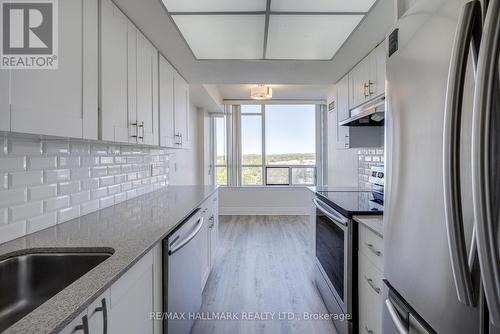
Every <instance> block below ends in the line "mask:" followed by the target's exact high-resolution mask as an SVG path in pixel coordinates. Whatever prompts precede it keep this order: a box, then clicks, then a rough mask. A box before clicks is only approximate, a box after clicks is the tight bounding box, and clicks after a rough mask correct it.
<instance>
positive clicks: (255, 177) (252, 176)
mask: <svg viewBox="0 0 500 334" xmlns="http://www.w3.org/2000/svg"><path fill="white" fill-rule="evenodd" d="M262 149H263V148H262V107H261V106H260V105H242V106H241V184H242V185H244V186H255V185H262V170H263V166H262V162H263V154H262Z"/></svg>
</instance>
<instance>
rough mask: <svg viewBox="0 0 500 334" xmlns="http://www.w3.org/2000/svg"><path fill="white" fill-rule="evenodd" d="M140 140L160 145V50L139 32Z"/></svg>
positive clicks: (138, 111) (138, 117) (138, 95)
mask: <svg viewBox="0 0 500 334" xmlns="http://www.w3.org/2000/svg"><path fill="white" fill-rule="evenodd" d="M136 82H137V122H138V131H139V135H138V142H139V143H144V144H148V145H158V139H159V137H158V51H157V50H156V48H155V47H154V46H153V44H151V43H150V42H149V41H148V39H147V38H146V37H145V36H144V35H143V34H141V33H140V32H137V79H136Z"/></svg>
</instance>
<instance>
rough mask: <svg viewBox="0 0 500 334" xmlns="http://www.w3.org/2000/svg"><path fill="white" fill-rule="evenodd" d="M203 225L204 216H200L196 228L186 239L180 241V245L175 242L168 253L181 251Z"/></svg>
mask: <svg viewBox="0 0 500 334" xmlns="http://www.w3.org/2000/svg"><path fill="white" fill-rule="evenodd" d="M202 226H203V217H200V218H198V222H197V225H196V228H195V229H194V230H193V232H191V233H190V234H189V235H188V236H187V237H186V238H185V239H184V240H182V241H180V242H179V244H178V245H176V244H175V243H174V244H173V245H172V248H170V249H169V251H168V255H173V254H174V253H176V252H177V251H179V250H180V249H181V248H182V247H184V246H186V245H187V243H188V242H190V241H191V240H192V239H193V238H194V237H196V235H197V234H198V232H200V230H201V227H202Z"/></svg>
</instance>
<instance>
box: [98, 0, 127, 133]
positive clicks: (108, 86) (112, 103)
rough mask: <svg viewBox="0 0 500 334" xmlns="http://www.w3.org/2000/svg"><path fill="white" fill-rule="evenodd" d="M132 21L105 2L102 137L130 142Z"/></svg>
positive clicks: (103, 12) (103, 3) (102, 58)
mask: <svg viewBox="0 0 500 334" xmlns="http://www.w3.org/2000/svg"><path fill="white" fill-rule="evenodd" d="M127 52H128V20H127V17H126V16H125V15H124V14H123V13H122V12H121V11H120V10H119V9H118V7H116V6H115V5H114V4H113V3H112V2H111V0H102V2H101V124H100V126H101V139H103V140H110V141H117V142H125V143H127V142H129V140H130V139H131V137H130V134H129V124H130V121H129V117H128V94H129V92H128V57H127Z"/></svg>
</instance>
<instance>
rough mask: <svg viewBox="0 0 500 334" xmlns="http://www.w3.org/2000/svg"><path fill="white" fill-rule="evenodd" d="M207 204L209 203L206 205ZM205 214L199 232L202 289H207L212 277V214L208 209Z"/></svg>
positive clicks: (206, 208)
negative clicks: (208, 281) (209, 278)
mask: <svg viewBox="0 0 500 334" xmlns="http://www.w3.org/2000/svg"><path fill="white" fill-rule="evenodd" d="M205 204H207V203H205ZM203 210H206V211H205V213H204V214H203V219H204V221H203V227H202V228H201V231H200V232H199V238H200V241H199V245H200V258H201V261H200V262H201V287H202V289H203V288H204V287H205V284H206V283H207V279H208V276H209V275H210V231H211V229H210V216H211V212H210V210H209V208H208V207H205V209H203Z"/></svg>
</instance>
